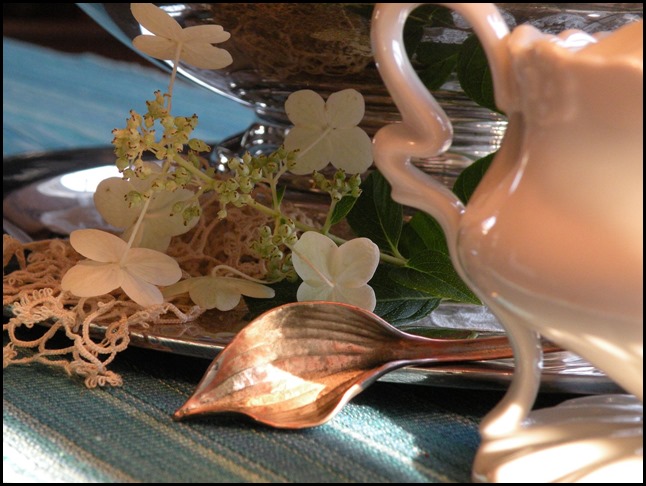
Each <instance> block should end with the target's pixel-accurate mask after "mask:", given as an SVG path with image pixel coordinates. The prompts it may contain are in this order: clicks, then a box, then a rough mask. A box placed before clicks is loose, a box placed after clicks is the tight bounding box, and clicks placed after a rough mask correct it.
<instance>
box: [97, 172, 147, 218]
mask: <svg viewBox="0 0 646 486" xmlns="http://www.w3.org/2000/svg"><path fill="white" fill-rule="evenodd" d="M132 190H133V185H132V184H131V183H130V182H128V181H126V180H123V179H121V178H119V177H110V178H108V179H104V180H102V181H101V182H100V183H99V185H98V186H97V188H96V192H95V193H94V206H95V207H96V209H97V211H99V213H100V214H101V216H102V217H103V219H104V220H105V222H106V223H108V224H110V225H112V226H114V227H115V228H127V227H128V226H131V225H133V224H135V222H136V221H137V218H138V216H139V213H140V212H141V208H137V207H131V206H130V205H129V204H128V202H127V201H126V195H127V194H128V193H129V192H130V191H132Z"/></svg>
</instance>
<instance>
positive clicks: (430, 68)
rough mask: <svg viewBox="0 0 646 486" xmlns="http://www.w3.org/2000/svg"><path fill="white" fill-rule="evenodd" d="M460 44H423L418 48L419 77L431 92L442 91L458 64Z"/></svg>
mask: <svg viewBox="0 0 646 486" xmlns="http://www.w3.org/2000/svg"><path fill="white" fill-rule="evenodd" d="M459 50H460V45H459V44H438V43H435V42H422V43H420V44H419V46H418V47H417V51H416V56H417V58H416V60H417V61H418V63H419V64H420V65H421V66H420V67H419V68H417V71H418V76H419V78H420V80H421V81H422V83H424V86H426V87H427V88H428V89H429V90H430V91H434V90H437V89H440V88H441V87H442V85H443V84H444V83H446V81H447V80H448V79H449V76H451V73H452V72H453V71H454V69H455V67H456V66H457V63H458V51H459Z"/></svg>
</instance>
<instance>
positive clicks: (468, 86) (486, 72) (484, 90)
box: [457, 35, 499, 111]
mask: <svg viewBox="0 0 646 486" xmlns="http://www.w3.org/2000/svg"><path fill="white" fill-rule="evenodd" d="M457 74H458V81H459V82H460V86H462V90H463V91H464V92H465V93H466V95H467V96H468V97H469V98H471V99H472V100H473V101H475V102H476V103H478V104H479V105H481V106H484V107H485V108H489V109H490V110H493V111H499V110H498V108H497V107H496V101H495V99H494V93H493V80H492V78H491V70H490V69H489V63H488V61H487V56H486V55H485V52H484V49H483V48H482V45H481V44H480V41H479V40H478V38H477V37H476V36H475V35H472V36H469V37H468V38H467V39H466V40H465V41H464V42H463V43H462V46H461V48H460V51H459V54H458V65H457Z"/></svg>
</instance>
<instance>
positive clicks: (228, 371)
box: [174, 302, 513, 429]
mask: <svg viewBox="0 0 646 486" xmlns="http://www.w3.org/2000/svg"><path fill="white" fill-rule="evenodd" d="M511 356H513V352H512V350H511V347H510V345H509V342H508V340H507V338H506V337H502V336H501V337H488V338H481V339H430V338H425V337H421V336H415V335H411V334H406V333H404V332H402V331H399V330H398V329H396V328H394V327H393V326H391V325H390V324H388V323H387V322H386V321H384V320H383V319H381V318H380V317H378V316H376V315H375V314H373V313H371V312H368V311H366V310H363V309H360V308H358V307H354V306H350V305H346V304H339V303H335V302H300V303H293V304H286V305H282V306H279V307H276V308H274V309H272V310H270V311H268V312H266V313H264V314H262V315H261V316H259V317H258V318H256V319H255V320H253V321H252V322H251V323H249V324H248V325H247V326H246V327H245V328H244V329H243V330H242V331H240V332H239V333H238V335H237V336H236V337H235V338H234V339H233V341H232V342H231V343H230V344H229V345H228V346H227V347H226V348H225V349H224V350H223V351H222V352H221V353H220V354H219V355H218V357H217V358H216V359H215V360H214V361H213V363H212V364H211V365H210V366H209V368H208V370H207V372H206V374H205V375H204V377H203V378H202V380H201V382H200V383H199V385H198V386H197V389H196V390H195V392H194V393H193V395H192V396H191V397H190V398H189V399H188V401H186V403H184V405H182V406H181V407H180V408H179V409H178V410H177V411H176V412H175V414H174V418H175V419H177V420H181V419H183V418H186V417H189V416H193V415H201V414H210V413H219V412H239V413H243V414H246V415H248V416H250V417H252V418H253V419H255V420H257V421H259V422H262V423H264V424H267V425H270V426H273V427H279V428H289V429H300V428H306V427H313V426H316V425H320V424H323V423H325V422H326V421H328V420H330V419H331V418H332V417H333V416H334V415H335V414H336V413H337V412H339V410H341V408H342V407H343V406H344V405H345V404H346V403H348V402H349V401H350V400H351V399H352V398H353V397H354V396H356V395H357V394H359V393H360V392H362V391H363V390H365V389H366V388H367V387H368V386H369V385H371V384H372V383H373V382H375V381H376V380H377V379H378V378H379V377H380V376H382V375H384V374H385V373H387V372H389V371H392V370H394V369H396V368H401V367H403V366H406V365H411V364H418V365H419V364H431V363H438V362H447V361H462V360H483V359H495V358H508V357H511Z"/></svg>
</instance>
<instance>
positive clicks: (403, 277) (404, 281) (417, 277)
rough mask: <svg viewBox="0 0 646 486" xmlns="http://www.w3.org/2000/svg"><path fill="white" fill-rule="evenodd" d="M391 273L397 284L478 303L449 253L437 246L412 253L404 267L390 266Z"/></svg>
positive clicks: (441, 296) (469, 302)
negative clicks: (441, 250)
mask: <svg viewBox="0 0 646 486" xmlns="http://www.w3.org/2000/svg"><path fill="white" fill-rule="evenodd" d="M390 277H391V278H392V279H393V280H394V281H395V282H397V283H399V284H400V285H403V286H405V287H410V288H411V289H414V290H418V291H420V292H423V293H426V294H430V295H433V296H435V297H438V298H444V299H451V300H455V301H457V302H464V303H468V304H480V303H481V302H480V300H479V299H478V298H477V297H476V296H475V294H474V293H473V292H472V291H471V290H470V289H469V287H467V286H466V284H465V283H464V282H463V281H462V279H461V278H460V276H459V275H458V274H457V272H456V271H455V269H454V268H453V265H452V264H451V260H450V258H449V256H448V255H446V254H444V253H441V252H439V251H436V250H425V251H422V252H419V253H417V254H416V255H413V256H412V257H411V258H410V259H409V260H408V263H407V266H406V267H402V268H395V269H393V270H392V271H391V273H390Z"/></svg>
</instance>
